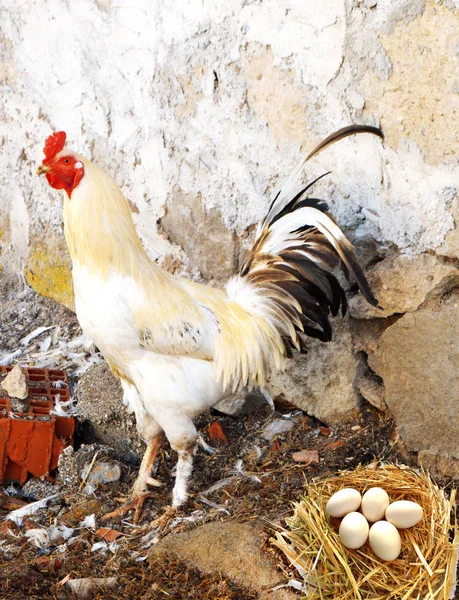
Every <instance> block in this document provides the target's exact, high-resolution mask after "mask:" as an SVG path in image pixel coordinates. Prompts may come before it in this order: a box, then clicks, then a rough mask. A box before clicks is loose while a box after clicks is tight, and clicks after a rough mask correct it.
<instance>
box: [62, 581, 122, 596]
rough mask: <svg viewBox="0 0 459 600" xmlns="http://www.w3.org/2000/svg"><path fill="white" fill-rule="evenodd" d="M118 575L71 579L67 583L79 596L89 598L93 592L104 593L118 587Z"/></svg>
mask: <svg viewBox="0 0 459 600" xmlns="http://www.w3.org/2000/svg"><path fill="white" fill-rule="evenodd" d="M117 582H118V578H117V577H104V578H101V577H85V578H83V579H69V580H68V581H66V583H65V585H66V586H67V587H68V588H69V590H71V592H72V593H73V594H75V596H76V597H77V598H81V599H82V600H87V599H89V598H92V597H93V593H100V592H102V593H104V592H105V591H106V590H111V589H113V588H115V587H116V584H117Z"/></svg>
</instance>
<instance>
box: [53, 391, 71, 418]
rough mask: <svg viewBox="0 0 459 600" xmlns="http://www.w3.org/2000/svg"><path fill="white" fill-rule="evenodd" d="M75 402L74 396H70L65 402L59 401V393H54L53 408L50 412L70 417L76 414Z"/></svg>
mask: <svg viewBox="0 0 459 600" xmlns="http://www.w3.org/2000/svg"><path fill="white" fill-rule="evenodd" d="M75 403H76V400H75V398H70V400H67V402H61V395H60V394H56V396H55V398H54V408H53V409H52V410H51V412H50V414H51V415H56V416H58V417H72V416H74V415H76V414H77V409H76V406H75Z"/></svg>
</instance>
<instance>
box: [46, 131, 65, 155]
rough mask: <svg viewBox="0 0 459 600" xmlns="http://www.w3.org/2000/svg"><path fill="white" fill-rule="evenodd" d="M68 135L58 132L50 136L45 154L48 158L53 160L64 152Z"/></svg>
mask: <svg viewBox="0 0 459 600" xmlns="http://www.w3.org/2000/svg"><path fill="white" fill-rule="evenodd" d="M66 138H67V134H66V133H65V131H57V132H56V133H53V134H52V135H50V136H49V138H48V139H47V140H46V142H45V147H44V148H43V152H44V154H45V157H46V158H53V156H56V154H57V153H58V152H60V151H61V150H62V148H63V147H64V145H65V140H66Z"/></svg>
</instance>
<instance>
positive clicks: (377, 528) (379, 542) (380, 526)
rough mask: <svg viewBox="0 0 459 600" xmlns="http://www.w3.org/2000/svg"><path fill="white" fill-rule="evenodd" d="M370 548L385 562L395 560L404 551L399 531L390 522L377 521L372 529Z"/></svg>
mask: <svg viewBox="0 0 459 600" xmlns="http://www.w3.org/2000/svg"><path fill="white" fill-rule="evenodd" d="M369 542H370V547H371V549H372V550H373V552H374V553H375V554H376V556H379V558H382V559H383V560H395V559H396V558H397V556H398V555H399V554H400V552H401V549H402V540H401V538H400V534H399V532H398V531H397V529H396V528H395V527H394V526H393V525H392V523H389V522H388V521H377V522H376V523H374V524H373V525H372V526H371V527H370V535H369Z"/></svg>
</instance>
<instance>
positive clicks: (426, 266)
mask: <svg viewBox="0 0 459 600" xmlns="http://www.w3.org/2000/svg"><path fill="white" fill-rule="evenodd" d="M367 276H368V280H369V282H370V285H371V287H372V289H373V292H374V294H375V296H376V297H377V298H378V301H379V304H380V305H381V306H382V310H381V309H378V308H375V307H373V306H371V305H370V304H368V302H366V300H365V298H363V296H362V295H361V294H358V295H357V296H355V297H354V298H352V300H351V301H350V303H349V312H350V314H351V316H352V317H353V318H355V319H374V318H375V317H379V318H383V317H389V316H391V315H394V314H398V313H402V314H403V313H407V312H414V311H415V310H417V309H418V308H419V307H420V306H421V304H423V303H424V302H426V301H427V300H431V299H432V298H435V297H438V296H441V295H443V294H444V293H445V292H447V291H449V290H450V289H452V288H453V287H454V286H455V285H457V284H458V283H459V269H458V268H457V267H456V266H455V265H453V264H449V263H445V262H444V261H443V260H441V259H440V258H438V257H436V256H434V255H432V254H419V255H417V256H406V255H401V256H396V257H393V256H388V257H386V258H385V259H384V260H383V261H381V262H379V263H377V264H376V265H375V267H374V268H373V269H372V270H371V271H369V272H368V273H367Z"/></svg>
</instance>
